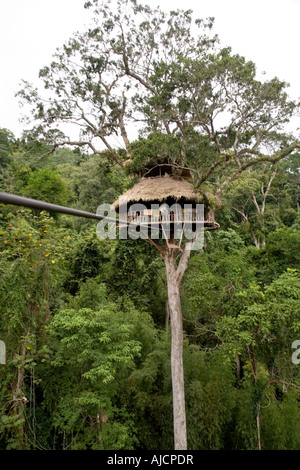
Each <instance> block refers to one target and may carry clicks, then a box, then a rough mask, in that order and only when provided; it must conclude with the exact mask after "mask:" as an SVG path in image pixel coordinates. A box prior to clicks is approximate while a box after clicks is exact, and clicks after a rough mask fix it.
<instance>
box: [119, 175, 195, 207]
mask: <svg viewBox="0 0 300 470" xmlns="http://www.w3.org/2000/svg"><path fill="white" fill-rule="evenodd" d="M122 198H124V203H125V201H126V202H127V203H133V202H139V201H140V202H150V201H166V200H167V199H168V198H173V199H174V200H175V201H179V200H180V199H182V200H184V201H186V202H190V203H192V202H194V203H203V195H201V194H197V193H195V192H194V188H193V185H192V184H191V183H189V182H188V181H186V180H176V179H174V178H171V177H170V176H169V175H166V176H162V177H154V178H144V179H142V180H141V181H140V182H139V183H137V184H135V185H134V186H133V187H132V188H131V189H129V190H128V191H127V192H126V193H125V194H123V195H122V196H121V198H119V199H118V200H117V201H115V202H114V203H113V204H112V206H113V207H114V208H115V209H118V207H119V206H120V205H122Z"/></svg>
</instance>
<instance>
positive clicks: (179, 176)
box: [113, 163, 218, 238]
mask: <svg viewBox="0 0 300 470" xmlns="http://www.w3.org/2000/svg"><path fill="white" fill-rule="evenodd" d="M190 178H191V175H190V171H189V170H188V169H185V168H182V169H181V168H174V166H172V165H170V164H168V163H162V164H160V165H157V166H154V167H152V168H145V171H144V176H143V177H142V178H141V179H140V181H139V182H138V183H136V184H135V185H134V186H133V187H132V188H131V189H129V190H128V191H127V192H126V193H125V194H123V195H122V196H121V197H120V198H119V199H118V200H117V201H115V202H114V204H113V207H114V209H115V210H116V211H117V212H119V214H120V215H122V217H120V218H121V219H123V220H124V217H127V221H128V222H130V223H134V224H138V225H139V226H145V227H149V226H150V227H152V228H154V227H156V228H157V229H158V230H160V231H164V230H166V229H167V228H169V230H171V232H172V233H173V234H174V226H175V224H177V226H178V224H182V226H186V225H189V227H190V228H191V229H192V230H195V229H196V226H197V225H198V224H201V225H202V226H205V227H206V228H209V229H216V228H218V224H216V222H215V220H214V212H213V210H212V205H211V200H210V199H209V197H208V195H207V194H204V193H200V192H199V193H197V192H195V190H194V187H193V184H192V183H190V182H189V181H188V179H190ZM199 205H201V206H199ZM199 207H201V210H199ZM203 208H204V210H203ZM170 227H171V229H170ZM172 227H173V228H172ZM120 228H122V227H120ZM171 238H172V236H171Z"/></svg>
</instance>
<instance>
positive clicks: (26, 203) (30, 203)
mask: <svg viewBox="0 0 300 470" xmlns="http://www.w3.org/2000/svg"><path fill="white" fill-rule="evenodd" d="M0 203H2V204H11V205H13V206H23V207H29V208H31V209H40V210H44V211H49V212H58V213H61V214H68V215H73V216H77V217H85V218H88V219H96V220H106V221H107V222H112V223H115V224H122V225H126V226H130V227H132V228H133V227H140V230H141V231H142V229H143V228H147V229H148V225H144V226H143V227H141V226H140V225H139V224H137V223H135V222H128V221H127V220H126V221H125V220H122V219H114V218H112V217H108V216H106V215H100V214H93V213H92V212H86V211H81V210H78V209H72V208H71V207H64V206H59V205H57V204H52V203H50V202H44V201H39V200H38V199H30V198H28V197H23V196H16V195H15V194H9V193H3V192H0Z"/></svg>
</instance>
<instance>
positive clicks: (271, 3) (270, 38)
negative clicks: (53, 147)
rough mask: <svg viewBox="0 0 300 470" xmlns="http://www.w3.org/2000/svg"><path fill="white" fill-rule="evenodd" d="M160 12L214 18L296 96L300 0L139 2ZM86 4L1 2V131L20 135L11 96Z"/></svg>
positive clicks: (82, 15)
mask: <svg viewBox="0 0 300 470" xmlns="http://www.w3.org/2000/svg"><path fill="white" fill-rule="evenodd" d="M140 2H141V3H143V4H148V5H150V6H156V5H157V4H160V6H161V8H162V9H164V10H169V9H177V8H184V9H192V10H193V11H194V12H195V14H196V16H197V17H199V18H204V17H208V16H214V17H215V28H214V31H215V33H217V34H218V35H219V37H220V39H221V42H222V44H223V45H224V46H231V47H232V49H233V52H235V53H239V54H241V55H243V56H245V57H246V59H248V60H252V61H254V62H255V63H256V65H257V68H258V71H259V72H262V71H265V72H266V77H268V78H272V77H274V76H277V77H279V78H280V79H282V80H285V81H287V82H289V83H290V90H289V92H290V95H291V97H293V98H298V97H300V80H299V71H300V62H299V42H300V41H299V36H300V32H299V31H300V29H299V20H300V0H161V1H160V2H159V1H158V0H148V1H146V0H140ZM84 3H85V0H10V1H5V0H0V60H1V75H0V76H1V78H0V84H1V86H0V128H1V127H4V128H7V129H9V130H11V131H12V132H13V133H14V134H15V135H16V136H20V135H21V132H22V129H23V127H22V125H21V124H20V123H19V121H18V120H19V118H20V109H19V106H18V101H17V98H15V97H14V94H15V93H16V92H17V91H18V89H19V88H20V82H21V80H22V79H25V80H27V81H29V82H32V83H34V82H37V76H38V71H39V69H40V68H42V67H43V66H45V65H48V64H49V62H50V61H51V56H52V54H53V53H54V52H55V49H56V48H57V47H60V46H61V45H62V44H63V43H64V42H65V41H66V40H67V39H68V38H69V37H70V36H71V35H72V33H73V32H74V31H76V30H82V29H83V28H84V25H85V24H87V23H88V20H89V15H90V13H91V12H90V11H86V10H84V8H83V5H84Z"/></svg>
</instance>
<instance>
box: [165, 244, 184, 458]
mask: <svg viewBox="0 0 300 470" xmlns="http://www.w3.org/2000/svg"><path fill="white" fill-rule="evenodd" d="M182 257H184V258H187V259H186V263H181V262H180V263H179V266H178V268H177V269H176V265H175V254H174V250H173V249H167V250H166V251H165V253H164V261H165V266H166V274H167V285H168V308H169V313H170V319H171V336H172V343H171V372H172V390H173V422H174V448H175V450H187V432H186V412H185V395H184V370H183V326H182V312H181V301H180V281H181V279H182V276H183V274H184V272H185V270H186V267H187V260H188V257H189V253H188V255H187V254H183V255H182Z"/></svg>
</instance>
